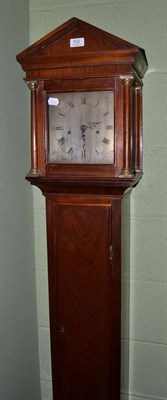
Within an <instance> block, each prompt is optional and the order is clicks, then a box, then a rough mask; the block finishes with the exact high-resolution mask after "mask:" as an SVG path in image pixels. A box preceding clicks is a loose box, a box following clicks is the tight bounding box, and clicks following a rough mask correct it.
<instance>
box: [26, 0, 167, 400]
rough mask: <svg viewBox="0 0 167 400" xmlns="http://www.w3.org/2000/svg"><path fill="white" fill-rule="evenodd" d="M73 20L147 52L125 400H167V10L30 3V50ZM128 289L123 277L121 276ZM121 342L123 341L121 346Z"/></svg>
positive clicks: (45, 387) (42, 282) (131, 4)
mask: <svg viewBox="0 0 167 400" xmlns="http://www.w3.org/2000/svg"><path fill="white" fill-rule="evenodd" d="M73 16H76V17H78V18H81V19H83V20H85V21H87V22H89V23H91V24H94V25H97V26H98V27H100V28H102V29H104V30H106V31H108V32H111V33H113V34H115V35H117V36H119V37H122V38H124V39H125V40H128V41H130V42H132V43H135V44H137V45H139V46H141V47H143V48H145V50H146V54H147V57H148V61H149V70H148V73H147V75H146V77H145V79H144V85H145V86H144V177H143V179H142V181H141V182H140V183H139V185H138V186H137V188H136V189H134V190H133V193H132V195H131V265H130V267H131V274H130V287H131V296H130V305H131V307H130V308H131V309H130V379H129V393H126V392H125V391H124V393H123V396H122V398H123V399H129V400H148V399H149V400H165V399H167V312H166V310H167V245H166V243H167V190H166V187H167V133H166V126H167V110H166V100H167V67H166V66H167V49H166V43H167V37H166V20H167V2H166V0H118V1H117V0H104V1H103V0H84V1H82V0H30V42H31V43H33V42H34V41H35V40H37V39H39V38H40V37H42V36H43V35H45V34H46V33H48V32H49V31H51V30H52V29H54V28H55V27H57V26H59V25H60V24H61V23H63V22H64V21H66V20H67V19H69V18H71V17H73ZM34 215H35V241H36V276H37V302H38V330H39V345H40V346H39V354H40V368H41V388H42V400H50V399H51V398H52V395H51V371H50V352H49V322H48V301H47V260H46V245H45V243H46V237H45V233H44V232H45V211H44V200H43V198H42V195H41V193H39V191H37V190H36V189H35V190H34ZM123 279H124V283H125V285H126V283H127V284H128V277H127V276H126V274H125V275H124V276H123ZM123 339H124V342H126V340H127V339H126V338H123Z"/></svg>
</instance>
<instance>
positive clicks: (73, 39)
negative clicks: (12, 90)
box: [17, 18, 147, 400]
mask: <svg viewBox="0 0 167 400" xmlns="http://www.w3.org/2000/svg"><path fill="white" fill-rule="evenodd" d="M17 60H18V62H19V63H20V64H21V66H22V68H23V70H24V71H25V72H26V77H25V81H26V83H27V85H28V86H29V88H30V90H31V169H30V172H29V173H28V175H27V180H28V181H30V182H31V184H33V185H35V186H37V187H39V188H40V189H41V191H42V193H43V194H44V195H45V197H46V217H47V244H48V275H49V304H50V333H51V358H52V377H53V398H54V400H119V399H120V364H121V358H120V332H121V206H122V199H123V198H124V196H125V194H127V193H128V192H130V189H131V188H132V187H133V186H135V185H136V184H137V183H138V182H139V180H140V178H141V177H142V78H143V76H144V74H145V72H146V70H147V60H146V56H145V53H144V50H143V49H141V48H139V47H137V46H136V45H133V44H131V43H128V42H126V41H124V40H122V39H120V38H117V37H115V36H113V35H111V34H110V33H107V32H104V31H102V30H101V29H98V28H97V27H94V26H92V25H90V24H88V23H86V22H83V21H81V20H79V19H77V18H72V19H71V20H69V21H67V22H66V23H65V24H63V25H61V26H60V27H58V28H57V29H55V30H54V31H52V32H51V33H49V34H48V35H46V36H45V37H44V38H42V39H41V40H39V41H38V42H36V43H35V44H33V45H32V46H30V47H28V48H27V49H26V50H24V51H23V52H21V53H20V54H19V55H18V56H17ZM127 369H128V366H127Z"/></svg>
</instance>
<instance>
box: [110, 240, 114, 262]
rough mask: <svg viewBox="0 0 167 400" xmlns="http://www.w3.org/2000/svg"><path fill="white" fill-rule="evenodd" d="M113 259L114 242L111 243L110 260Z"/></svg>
mask: <svg viewBox="0 0 167 400" xmlns="http://www.w3.org/2000/svg"><path fill="white" fill-rule="evenodd" d="M112 259H113V246H112V244H111V245H110V261H112Z"/></svg>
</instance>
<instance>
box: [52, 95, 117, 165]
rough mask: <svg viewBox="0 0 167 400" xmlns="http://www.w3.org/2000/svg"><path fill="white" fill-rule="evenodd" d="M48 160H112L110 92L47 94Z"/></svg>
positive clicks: (90, 162)
mask: <svg viewBox="0 0 167 400" xmlns="http://www.w3.org/2000/svg"><path fill="white" fill-rule="evenodd" d="M47 111H48V112H47V115H48V162H49V163H72V164H113V163H114V92H113V91H96V92H70V93H51V94H49V95H48V96H47Z"/></svg>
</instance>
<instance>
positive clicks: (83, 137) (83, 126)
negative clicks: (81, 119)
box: [81, 124, 88, 158]
mask: <svg viewBox="0 0 167 400" xmlns="http://www.w3.org/2000/svg"><path fill="white" fill-rule="evenodd" d="M87 128H88V127H87V126H86V125H84V124H82V125H81V131H82V139H83V158H86V149H85V132H86V129H87Z"/></svg>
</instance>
